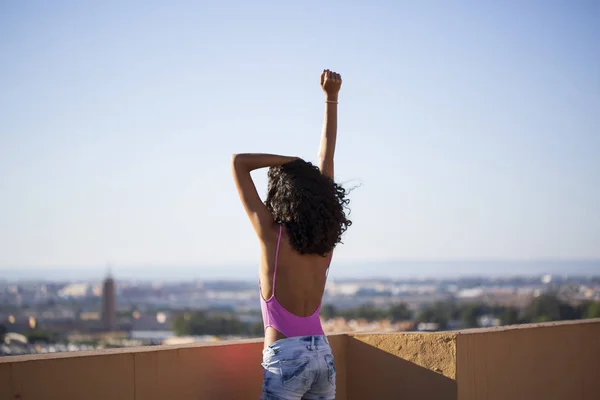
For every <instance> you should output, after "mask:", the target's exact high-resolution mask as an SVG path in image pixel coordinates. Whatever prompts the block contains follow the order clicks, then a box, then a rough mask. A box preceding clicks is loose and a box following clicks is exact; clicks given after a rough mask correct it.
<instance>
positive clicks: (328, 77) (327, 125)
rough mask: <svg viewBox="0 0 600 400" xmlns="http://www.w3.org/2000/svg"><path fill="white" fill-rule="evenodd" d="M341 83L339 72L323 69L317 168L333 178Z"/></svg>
mask: <svg viewBox="0 0 600 400" xmlns="http://www.w3.org/2000/svg"><path fill="white" fill-rule="evenodd" d="M341 85H342V77H341V75H340V74H338V73H336V72H333V71H330V70H328V69H327V70H325V71H323V73H322V74H321V88H322V89H323V92H325V118H324V120H323V132H322V134H321V144H320V146H319V169H320V170H321V173H322V174H323V175H326V176H328V177H330V178H331V179H333V175H334V168H333V158H334V155H335V142H336V136H337V108H338V107H337V102H338V93H339V91H340V88H341Z"/></svg>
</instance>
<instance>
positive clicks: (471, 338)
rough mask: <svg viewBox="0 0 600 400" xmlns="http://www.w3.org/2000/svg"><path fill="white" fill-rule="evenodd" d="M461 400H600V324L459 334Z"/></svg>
mask: <svg viewBox="0 0 600 400" xmlns="http://www.w3.org/2000/svg"><path fill="white" fill-rule="evenodd" d="M456 348H457V355H458V356H457V373H456V377H457V383H458V398H459V399H460V400H505V399H511V400H531V399H544V400H592V399H594V400H596V399H600V364H599V363H600V320H599V319H595V320H588V321H573V322H560V323H549V324H539V325H522V326H517V327H508V328H500V329H491V330H473V331H465V332H464V333H459V334H458V335H457V339H456Z"/></svg>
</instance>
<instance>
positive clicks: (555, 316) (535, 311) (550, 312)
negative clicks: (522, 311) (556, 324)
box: [526, 294, 561, 322]
mask: <svg viewBox="0 0 600 400" xmlns="http://www.w3.org/2000/svg"><path fill="white" fill-rule="evenodd" d="M526 315H527V319H528V320H530V321H532V322H547V321H558V320H559V319H560V317H561V302H560V300H559V299H558V297H556V296H555V295H553V294H543V295H541V296H538V297H535V298H534V299H533V300H532V301H531V303H530V304H529V306H528V307H527V310H526Z"/></svg>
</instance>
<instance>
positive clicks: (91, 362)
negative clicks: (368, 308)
mask: <svg viewBox="0 0 600 400" xmlns="http://www.w3.org/2000/svg"><path fill="white" fill-rule="evenodd" d="M329 339H330V343H331V347H332V350H333V354H334V357H335V360H336V363H337V365H338V366H337V372H338V382H339V383H340V388H339V390H338V392H339V396H338V397H337V398H339V399H341V400H345V399H346V392H345V386H346V385H345V375H346V357H345V340H346V337H345V336H344V335H333V336H330V338H329ZM262 346H263V345H262V341H260V340H249V341H239V342H223V343H222V344H208V345H185V346H157V347H145V348H138V349H118V350H105V351H97V352H80V353H60V354H53V355H35V356H21V357H2V358H0V400H14V399H21V400H38V399H40V400H41V399H43V400H54V399H56V400H81V399H86V400H106V399H111V400H158V399H160V400H164V399H169V400H188V399H189V400H192V399H193V400H198V399H211V400H212V399H219V400H221V399H223V400H228V399H232V400H239V399H258V398H259V397H260V391H261V383H262V368H261V366H260V362H261V358H262V353H261V351H262Z"/></svg>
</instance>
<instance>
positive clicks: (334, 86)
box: [321, 69, 342, 100]
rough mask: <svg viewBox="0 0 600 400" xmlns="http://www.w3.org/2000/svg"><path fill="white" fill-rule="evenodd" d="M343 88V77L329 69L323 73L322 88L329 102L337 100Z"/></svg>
mask: <svg viewBox="0 0 600 400" xmlns="http://www.w3.org/2000/svg"><path fill="white" fill-rule="evenodd" d="M341 87H342V76H341V75H340V74H338V73H337V72H334V71H330V70H328V69H325V70H323V72H322V73H321V88H322V89H323V91H324V92H325V96H327V98H328V99H329V100H337V96H338V93H339V91H340V88H341Z"/></svg>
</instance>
